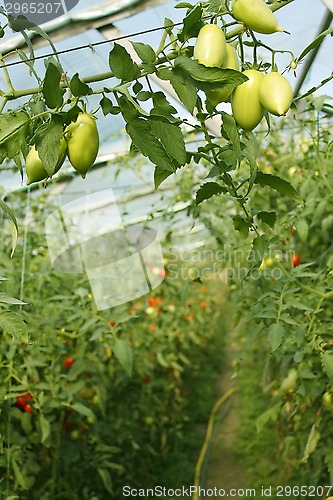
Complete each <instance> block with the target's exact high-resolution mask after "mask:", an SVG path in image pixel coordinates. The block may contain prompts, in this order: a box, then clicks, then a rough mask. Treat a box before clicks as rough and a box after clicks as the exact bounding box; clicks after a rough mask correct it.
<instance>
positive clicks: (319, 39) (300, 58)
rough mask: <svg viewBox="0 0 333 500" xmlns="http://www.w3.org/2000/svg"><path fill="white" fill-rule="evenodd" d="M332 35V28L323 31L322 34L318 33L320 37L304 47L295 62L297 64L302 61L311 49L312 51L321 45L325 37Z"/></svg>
mask: <svg viewBox="0 0 333 500" xmlns="http://www.w3.org/2000/svg"><path fill="white" fill-rule="evenodd" d="M332 33H333V28H329V29H327V30H325V31H323V32H322V33H320V35H318V36H317V38H315V39H314V40H313V41H312V42H311V43H310V44H309V45H308V46H307V47H305V49H304V50H303V52H302V53H301V54H300V55H299V56H298V57H297V62H299V61H301V60H302V59H304V57H305V56H306V55H307V54H308V53H309V52H310V51H311V50H312V49H314V48H315V47H317V45H320V44H321V43H322V41H323V40H324V38H325V36H327V35H331V34H332Z"/></svg>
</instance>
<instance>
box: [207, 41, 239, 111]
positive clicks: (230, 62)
mask: <svg viewBox="0 0 333 500" xmlns="http://www.w3.org/2000/svg"><path fill="white" fill-rule="evenodd" d="M222 68H224V69H234V70H236V71H239V61H238V56H237V52H236V49H235V47H234V46H233V45H231V44H230V43H227V44H226V55H225V58H224V61H223V63H222ZM231 94H232V90H207V92H206V96H207V97H208V99H209V100H210V102H211V103H212V104H213V105H214V106H216V105H217V104H219V103H220V102H223V101H227V100H228V99H229V97H230V96H231Z"/></svg>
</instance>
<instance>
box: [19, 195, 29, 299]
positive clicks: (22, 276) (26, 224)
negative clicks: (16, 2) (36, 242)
mask: <svg viewBox="0 0 333 500" xmlns="http://www.w3.org/2000/svg"><path fill="white" fill-rule="evenodd" d="M30 192H31V191H30V186H29V187H28V189H27V204H26V214H25V219H26V221H25V225H24V234H23V254H22V266H21V283H20V300H21V301H22V302H23V293H24V281H25V268H26V261H27V238H28V216H29V211H30ZM19 307H20V309H22V304H21V305H20V306H19Z"/></svg>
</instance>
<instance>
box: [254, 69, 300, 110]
mask: <svg viewBox="0 0 333 500" xmlns="http://www.w3.org/2000/svg"><path fill="white" fill-rule="evenodd" d="M259 99H260V102H261V104H262V105H263V106H264V107H265V108H266V109H267V111H269V112H270V113H272V115H276V116H281V115H285V114H286V112H287V111H288V109H289V108H290V104H291V101H292V99H293V89H292V88H291V85H290V83H289V82H288V80H287V79H286V78H285V77H284V76H283V75H280V73H277V72H276V71H273V72H272V73H268V74H267V75H264V77H263V79H262V82H261V83H260V89H259Z"/></svg>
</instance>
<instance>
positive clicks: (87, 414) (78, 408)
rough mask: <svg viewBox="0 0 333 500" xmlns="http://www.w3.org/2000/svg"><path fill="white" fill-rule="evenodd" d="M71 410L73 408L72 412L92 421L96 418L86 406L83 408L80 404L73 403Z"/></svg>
mask: <svg viewBox="0 0 333 500" xmlns="http://www.w3.org/2000/svg"><path fill="white" fill-rule="evenodd" d="M71 408H73V410H75V411H77V412H78V413H81V415H84V416H85V417H90V418H93V419H95V418H96V417H95V414H94V412H93V411H91V409H90V408H88V406H85V405H83V404H82V403H74V404H73V405H72V406H71Z"/></svg>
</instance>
